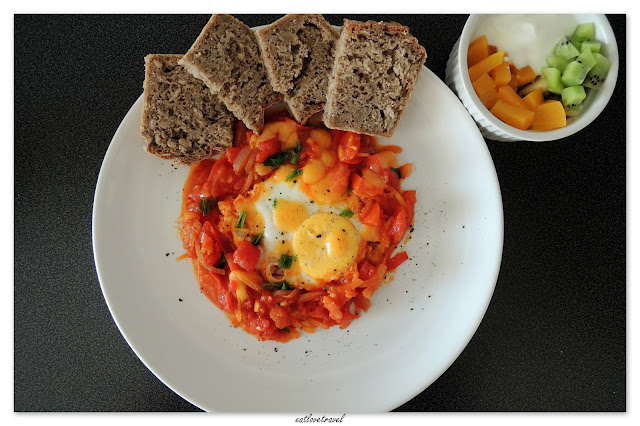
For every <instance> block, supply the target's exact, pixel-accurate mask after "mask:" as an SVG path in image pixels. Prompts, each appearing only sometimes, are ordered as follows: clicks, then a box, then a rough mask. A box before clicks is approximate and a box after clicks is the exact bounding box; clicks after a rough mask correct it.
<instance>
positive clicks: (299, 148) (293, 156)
mask: <svg viewBox="0 0 640 426" xmlns="http://www.w3.org/2000/svg"><path fill="white" fill-rule="evenodd" d="M304 150H305V147H304V145H302V144H301V143H300V142H298V144H297V145H296V147H295V149H294V150H293V151H291V164H296V163H297V162H298V160H299V159H300V153H301V152H304Z"/></svg>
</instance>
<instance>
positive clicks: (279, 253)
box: [234, 159, 372, 290]
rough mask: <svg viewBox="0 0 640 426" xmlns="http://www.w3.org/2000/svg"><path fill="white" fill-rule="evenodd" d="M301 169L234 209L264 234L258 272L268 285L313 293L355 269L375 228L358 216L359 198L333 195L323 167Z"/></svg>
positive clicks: (277, 177)
mask: <svg viewBox="0 0 640 426" xmlns="http://www.w3.org/2000/svg"><path fill="white" fill-rule="evenodd" d="M316 161H318V162H321V161H322V160H320V159H318V160H316ZM310 164H311V167H309V165H310ZM322 169H324V170H322ZM300 170H301V171H297V169H296V168H294V167H293V166H292V165H285V166H282V167H280V168H279V169H278V170H277V171H276V172H275V173H273V174H272V175H271V176H270V177H269V179H266V180H265V181H263V182H260V183H257V184H256V185H254V187H253V189H252V190H251V191H250V192H249V193H248V194H247V195H246V196H240V197H238V198H237V199H236V200H235V201H234V206H235V209H236V211H237V212H238V214H240V212H244V213H245V228H247V229H249V232H250V233H251V234H252V235H258V234H261V235H262V240H261V243H260V248H261V257H260V260H259V262H258V266H257V268H256V269H258V270H259V271H260V272H262V274H263V276H264V277H266V278H267V280H268V281H270V282H281V281H287V283H288V284H289V285H290V286H293V287H300V288H304V289H307V290H312V289H317V288H321V287H322V286H323V284H325V283H327V282H329V281H332V280H336V279H338V278H339V277H340V276H341V275H342V274H343V273H345V271H347V270H348V269H349V268H350V267H354V265H355V264H356V259H357V256H358V253H359V251H360V248H361V244H366V241H367V240H371V239H372V236H371V233H372V227H370V226H367V225H363V224H362V223H361V222H360V221H359V219H358V217H357V214H355V213H354V211H356V209H357V206H358V203H359V201H358V200H357V197H355V196H352V195H347V194H331V191H330V184H331V179H332V177H333V175H332V174H331V173H330V172H327V170H326V165H324V163H323V164H320V163H316V164H314V163H313V162H309V163H308V164H307V165H306V166H305V167H304V168H302V169H300ZM283 260H284V263H282V262H283Z"/></svg>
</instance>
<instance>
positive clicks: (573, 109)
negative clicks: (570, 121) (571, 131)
mask: <svg viewBox="0 0 640 426" xmlns="http://www.w3.org/2000/svg"><path fill="white" fill-rule="evenodd" d="M582 105H583V104H578V105H574V106H564V113H565V114H566V115H567V118H568V117H575V116H576V115H578V114H580V112H581V111H582Z"/></svg>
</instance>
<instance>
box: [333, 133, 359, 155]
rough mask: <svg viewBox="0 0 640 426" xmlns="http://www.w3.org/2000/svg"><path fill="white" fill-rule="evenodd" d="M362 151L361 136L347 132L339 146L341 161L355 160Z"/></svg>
mask: <svg viewBox="0 0 640 426" xmlns="http://www.w3.org/2000/svg"><path fill="white" fill-rule="evenodd" d="M358 151H360V135H359V134H357V133H354V132H346V133H345V134H344V135H342V137H341V138H340V145H339V146H338V158H339V159H340V161H349V160H353V159H354V158H355V156H356V155H357V154H358Z"/></svg>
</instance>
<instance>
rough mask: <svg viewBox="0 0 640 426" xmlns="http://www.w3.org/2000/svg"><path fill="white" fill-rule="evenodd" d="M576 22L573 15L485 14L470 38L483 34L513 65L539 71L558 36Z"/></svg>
mask: <svg viewBox="0 0 640 426" xmlns="http://www.w3.org/2000/svg"><path fill="white" fill-rule="evenodd" d="M578 23H579V22H578V21H577V20H576V18H575V16H574V15H485V16H484V19H482V20H481V21H480V22H479V23H478V27H477V28H476V30H475V32H474V34H473V37H472V38H471V40H475V39H476V38H478V37H480V36H482V35H486V36H487V41H488V42H489V44H491V45H494V46H496V47H497V48H498V50H504V51H505V52H507V53H508V54H509V61H510V62H511V63H512V64H514V65H515V66H516V67H518V68H523V67H525V66H527V65H531V67H532V68H533V69H534V70H535V71H536V73H538V74H540V73H541V70H542V68H543V67H546V66H548V65H547V63H546V62H545V58H546V57H547V56H551V55H552V54H553V48H554V46H555V45H556V43H557V42H558V40H560V39H561V38H562V37H564V36H568V35H571V34H572V33H573V30H575V28H576V25H578Z"/></svg>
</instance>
